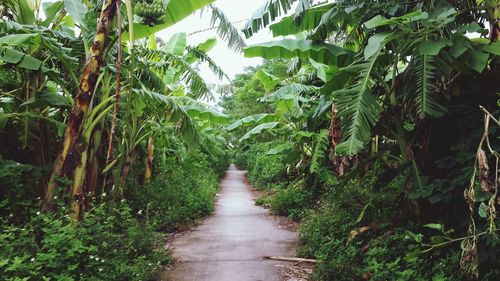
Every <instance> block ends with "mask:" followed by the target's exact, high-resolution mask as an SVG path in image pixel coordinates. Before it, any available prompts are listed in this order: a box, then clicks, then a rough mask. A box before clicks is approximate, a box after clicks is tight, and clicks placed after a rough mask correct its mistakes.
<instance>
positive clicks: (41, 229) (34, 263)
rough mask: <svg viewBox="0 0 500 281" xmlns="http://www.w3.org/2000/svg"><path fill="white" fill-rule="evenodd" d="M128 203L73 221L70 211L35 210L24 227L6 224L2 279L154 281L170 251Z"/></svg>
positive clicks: (0, 233) (0, 234) (1, 232)
mask: <svg viewBox="0 0 500 281" xmlns="http://www.w3.org/2000/svg"><path fill="white" fill-rule="evenodd" d="M158 241H159V237H158V236H156V235H155V234H154V233H153V232H152V229H151V227H149V226H148V225H143V224H141V223H139V222H138V221H137V220H136V219H135V218H134V217H133V215H132V210H131V209H130V208H129V207H128V205H127V203H126V202H121V203H117V204H112V203H106V204H101V205H99V206H96V207H94V208H92V209H91V210H90V211H89V212H87V213H86V217H85V220H84V221H83V222H82V223H80V225H75V224H74V223H73V222H71V221H70V219H69V217H68V216H67V215H63V216H60V215H59V216H58V215H52V214H40V213H38V214H36V215H35V216H33V217H32V218H31V222H30V223H29V224H26V225H25V226H23V227H19V226H14V225H10V224H7V223H2V227H1V229H0V244H1V245H2V248H1V251H0V272H1V274H2V277H3V278H4V279H3V280H28V279H29V280H150V279H152V278H153V277H154V276H155V274H156V273H157V272H158V270H159V266H160V265H161V264H162V263H165V262H167V261H168V255H166V253H163V252H161V251H160V249H161V248H159V247H156V246H155V243H156V242H158Z"/></svg>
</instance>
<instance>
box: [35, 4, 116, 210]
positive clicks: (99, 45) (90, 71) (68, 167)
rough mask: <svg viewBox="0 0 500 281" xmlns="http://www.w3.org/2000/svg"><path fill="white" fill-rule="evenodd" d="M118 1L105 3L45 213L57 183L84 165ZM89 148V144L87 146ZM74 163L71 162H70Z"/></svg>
mask: <svg viewBox="0 0 500 281" xmlns="http://www.w3.org/2000/svg"><path fill="white" fill-rule="evenodd" d="M116 1H118V0H104V2H103V6H102V12H101V15H100V17H99V23H98V24H97V32H96V35H95V38H94V42H93V43H92V47H91V49H90V54H89V56H88V58H87V60H86V62H85V66H84V69H83V73H82V79H81V80H80V86H79V88H78V93H77V95H76V100H75V105H74V107H73V110H72V112H71V115H70V117H69V121H68V124H67V128H66V132H65V134H64V140H63V144H62V148H61V149H60V151H59V153H58V155H57V158H56V160H55V162H54V168H53V172H52V175H51V177H50V180H49V183H48V185H47V189H46V191H45V197H44V202H43V209H44V210H50V209H52V207H53V206H52V205H53V204H52V201H53V197H54V193H55V189H56V187H57V179H58V178H59V177H61V176H63V175H68V174H69V172H70V171H73V170H74V166H75V164H76V163H80V162H81V161H80V160H81V159H80V158H81V157H84V156H85V157H87V155H81V154H80V153H82V152H83V151H81V149H78V146H79V145H77V143H78V141H79V140H80V139H81V134H82V127H83V123H84V120H85V119H86V117H87V113H88V112H89V107H90V101H91V100H92V97H93V93H94V90H95V87H96V83H97V78H98V77H99V73H100V70H101V65H102V62H103V57H102V55H103V53H104V50H105V47H106V41H107V38H108V32H109V30H110V29H111V26H112V23H113V18H114V16H115V13H116ZM84 145H88V144H84ZM69 159H71V161H69ZM76 192H77V193H75V190H73V193H74V194H75V195H76V197H78V196H80V195H79V193H78V191H76ZM77 200H78V198H75V197H73V199H72V201H77Z"/></svg>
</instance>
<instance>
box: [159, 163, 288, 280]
mask: <svg viewBox="0 0 500 281" xmlns="http://www.w3.org/2000/svg"><path fill="white" fill-rule="evenodd" d="M245 173H246V172H245V171H241V170H238V169H237V168H236V167H235V166H234V165H231V167H230V168H229V170H228V171H227V174H226V176H225V177H224V179H223V180H222V181H221V183H220V187H221V190H220V193H219V195H220V196H219V200H218V202H217V205H216V211H215V214H214V215H212V216H211V217H209V218H207V219H206V220H205V221H204V222H203V223H202V224H201V225H199V226H198V227H196V229H194V231H192V232H190V233H187V234H186V235H183V236H181V237H179V238H177V239H175V240H174V241H173V242H172V243H173V247H174V257H175V258H176V259H177V260H178V264H177V265H176V267H175V268H174V269H173V270H171V271H166V272H163V273H162V274H161V279H160V280H168V281H188V280H189V281H282V280H284V277H281V275H280V265H285V264H286V262H280V261H272V260H265V259H264V258H263V257H264V256H295V249H296V245H297V233H295V232H292V231H289V230H286V229H284V228H280V227H279V226H278V224H277V223H276V222H275V221H273V220H272V219H270V218H269V215H268V211H267V210H265V209H264V208H261V207H259V206H256V205H255V202H254V196H253V195H252V193H251V191H250V186H248V184H247V183H246V176H245Z"/></svg>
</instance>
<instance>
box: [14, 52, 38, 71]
mask: <svg viewBox="0 0 500 281" xmlns="http://www.w3.org/2000/svg"><path fill="white" fill-rule="evenodd" d="M18 66H19V67H22V68H26V69H30V70H39V69H40V67H41V66H42V61H41V60H39V59H37V58H34V57H32V56H29V55H25V56H24V58H23V60H22V61H21V63H20V64H19V65H18Z"/></svg>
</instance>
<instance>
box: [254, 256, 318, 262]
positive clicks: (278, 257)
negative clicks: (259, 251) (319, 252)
mask: <svg viewBox="0 0 500 281" xmlns="http://www.w3.org/2000/svg"><path fill="white" fill-rule="evenodd" d="M264 258H265V259H268V260H278V261H294V262H309V263H319V261H318V260H313V259H303V258H295V257H280V256H264Z"/></svg>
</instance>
